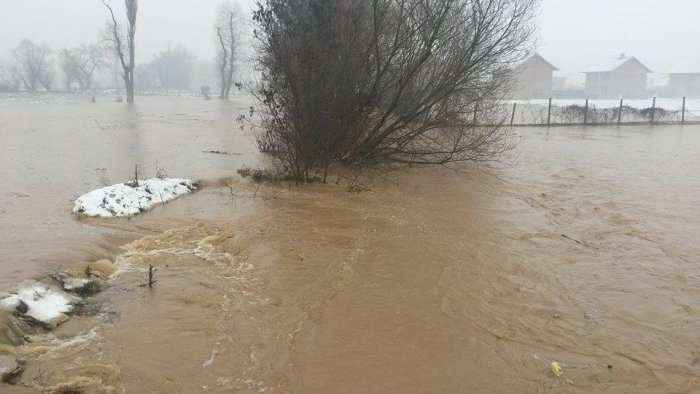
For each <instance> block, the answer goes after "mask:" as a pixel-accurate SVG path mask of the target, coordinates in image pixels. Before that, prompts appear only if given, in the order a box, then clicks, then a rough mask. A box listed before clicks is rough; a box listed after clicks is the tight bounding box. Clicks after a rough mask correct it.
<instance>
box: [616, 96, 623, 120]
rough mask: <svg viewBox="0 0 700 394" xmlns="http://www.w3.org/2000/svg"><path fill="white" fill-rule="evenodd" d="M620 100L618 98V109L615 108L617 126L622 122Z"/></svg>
mask: <svg viewBox="0 0 700 394" xmlns="http://www.w3.org/2000/svg"><path fill="white" fill-rule="evenodd" d="M622 100H623V99H620V109H618V110H617V125H618V126H619V125H620V123H622Z"/></svg>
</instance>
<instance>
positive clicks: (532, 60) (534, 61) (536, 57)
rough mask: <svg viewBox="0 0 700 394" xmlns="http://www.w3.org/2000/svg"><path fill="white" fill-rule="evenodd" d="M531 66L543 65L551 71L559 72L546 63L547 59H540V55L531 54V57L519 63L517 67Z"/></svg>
mask: <svg viewBox="0 0 700 394" xmlns="http://www.w3.org/2000/svg"><path fill="white" fill-rule="evenodd" d="M531 64H532V65H537V64H540V65H543V66H545V67H548V68H550V69H551V70H552V71H559V69H558V68H557V67H556V66H554V65H553V64H552V63H550V62H548V61H547V59H545V58H544V57H542V55H540V54H539V53H535V54H533V55H532V56H530V57H529V58H527V59H526V60H525V61H523V62H522V63H520V64H519V65H518V67H524V66H526V65H531Z"/></svg>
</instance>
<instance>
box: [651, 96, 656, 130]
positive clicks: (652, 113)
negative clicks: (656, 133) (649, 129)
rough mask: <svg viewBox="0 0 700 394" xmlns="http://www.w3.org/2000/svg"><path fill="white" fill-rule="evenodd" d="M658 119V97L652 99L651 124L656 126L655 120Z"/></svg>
mask: <svg viewBox="0 0 700 394" xmlns="http://www.w3.org/2000/svg"><path fill="white" fill-rule="evenodd" d="M655 118H656V97H654V98H653V99H652V102H651V124H654V119H655Z"/></svg>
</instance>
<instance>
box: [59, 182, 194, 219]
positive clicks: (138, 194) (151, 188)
mask: <svg viewBox="0 0 700 394" xmlns="http://www.w3.org/2000/svg"><path fill="white" fill-rule="evenodd" d="M196 188H197V187H196V185H195V184H194V183H193V182H192V181H191V180H189V179H180V178H164V179H160V178H152V179H146V180H143V181H139V183H138V186H136V185H134V184H131V183H120V184H117V185H112V186H108V187H105V188H102V189H98V190H94V191H91V192H90V193H88V194H85V195H83V196H80V198H78V199H77V200H75V206H74V207H73V212H75V213H77V214H80V215H87V216H99V217H103V218H112V217H124V216H132V215H136V214H139V213H141V212H144V211H147V210H149V209H151V208H152V207H153V206H154V205H156V204H161V203H164V202H168V201H170V200H174V199H176V198H177V197H179V196H181V195H183V194H187V193H191V192H192V191H194V190H196Z"/></svg>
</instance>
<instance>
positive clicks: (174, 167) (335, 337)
mask: <svg viewBox="0 0 700 394" xmlns="http://www.w3.org/2000/svg"><path fill="white" fill-rule="evenodd" d="M234 105H235V106H237V108H238V109H240V110H245V108H246V107H247V105H246V103H245V102H244V100H242V99H241V102H236V103H234ZM218 106H219V104H218V103H216V102H203V101H202V102H200V101H196V100H193V99H182V98H180V99H175V98H150V99H144V100H143V101H142V102H141V103H140V104H139V107H138V111H137V114H136V117H135V119H134V118H129V119H131V121H133V122H134V123H133V124H135V125H136V127H134V128H125V129H124V128H121V127H120V126H115V128H114V129H109V128H108V129H103V128H104V126H105V125H107V124H115V125H121V124H124V123H122V122H127V121H126V120H120V119H122V117H127V118H128V117H130V116H134V115H133V114H132V113H130V112H126V110H124V109H123V108H121V107H120V106H118V105H116V104H114V105H108V104H102V107H91V106H89V105H87V104H73V105H70V106H65V107H64V108H62V109H57V107H56V106H55V105H53V106H49V107H45V108H44V109H43V110H42V109H39V108H37V107H32V108H27V109H25V110H24V111H26V113H25V112H22V111H9V112H8V111H7V110H6V108H0V111H3V112H2V116H0V127H1V128H2V133H3V134H2V138H3V141H6V140H7V139H9V144H7V143H4V144H3V146H4V148H3V149H4V151H5V154H4V155H3V158H2V159H1V160H3V162H2V163H0V164H2V169H1V170H2V171H3V173H2V175H3V178H5V179H6V183H7V185H5V187H4V188H3V190H4V192H5V194H3V195H2V197H0V198H1V200H0V202H1V203H2V205H0V209H2V210H3V211H2V212H3V213H2V216H0V220H2V222H1V223H2V229H3V238H4V239H3V240H2V241H1V242H2V243H0V245H1V246H2V253H3V254H2V260H0V272H2V273H3V276H2V278H3V280H2V282H3V284H5V285H9V284H11V283H12V282H13V281H16V280H17V279H18V278H22V277H27V276H31V275H33V274H38V273H41V272H42V271H46V270H48V269H50V268H51V267H54V266H56V265H58V264H68V263H70V262H71V261H72V260H75V259H83V260H86V259H87V260H89V259H91V258H97V257H105V256H107V257H109V258H112V259H116V260H117V261H118V262H120V263H121V264H124V265H127V266H129V267H131V269H130V270H128V271H127V272H125V273H124V274H122V275H121V276H119V277H118V278H117V279H115V280H114V282H113V283H112V285H111V286H110V287H109V288H108V289H107V290H106V291H104V292H102V293H101V294H99V295H98V296H96V301H98V302H100V303H101V305H102V313H101V314H99V315H98V316H93V317H77V318H74V319H72V320H71V321H70V322H68V323H66V324H64V325H63V326H61V327H59V328H58V329H57V330H56V331H55V333H54V335H53V336H50V337H47V338H43V339H41V340H38V341H37V342H35V343H32V344H30V345H27V346H25V347H24V348H23V349H20V350H18V353H20V354H21V355H22V356H23V357H25V358H27V360H28V368H27V371H26V372H25V375H24V376H23V378H22V381H21V382H20V384H19V385H17V386H0V391H2V392H3V393H4V392H5V391H7V392H9V393H25V392H35V391H39V390H49V391H50V390H53V391H57V390H64V391H65V390H67V389H74V390H78V389H79V390H83V391H85V392H127V393H157V392H167V393H174V392H177V393H192V392H212V393H218V392H226V393H227V392H241V393H243V392H246V393H247V392H294V393H302V392H303V393H329V392H334V393H399V392H400V393H428V392H430V393H443V392H444V393H446V392H460V393H461V392H484V393H487V392H488V393H490V392H499V393H501V392H514V393H523V392H528V393H529V392H562V393H569V392H611V393H612V392H614V393H659V392H670V393H694V392H698V391H700V334H699V333H700V264H698V262H699V261H700V246H698V243H697V238H698V235H700V215H699V214H698V212H697V207H698V196H700V171H699V170H700V127H685V128H683V127H622V128H570V129H565V128H556V129H551V130H549V131H547V130H545V129H536V128H533V129H524V128H523V129H518V130H517V134H518V137H517V138H518V140H519V144H518V148H517V150H516V152H514V154H513V155H512V157H511V158H510V159H509V160H508V162H506V163H502V164H499V165H497V166H489V167H480V168H477V167H472V166H461V167H455V168H453V169H446V168H413V169H404V170H400V171H399V170H397V171H394V172H392V173H390V174H389V175H388V176H386V175H381V176H380V175H379V174H374V173H370V174H364V175H363V176H362V177H361V181H362V183H363V185H364V186H365V188H366V190H364V191H362V192H360V193H352V192H349V191H348V188H347V185H346V182H341V183H340V184H329V185H325V186H321V185H314V186H308V187H303V188H298V187H288V186H270V185H263V186H256V185H253V184H250V183H248V182H247V181H245V180H241V179H239V178H236V177H231V178H230V179H222V178H223V177H225V176H231V175H232V174H233V173H234V169H235V168H237V166H240V165H241V164H243V163H247V164H255V163H258V162H259V161H260V160H261V159H260V158H259V157H257V156H256V155H255V154H254V153H253V149H252V139H251V135H250V133H249V132H247V131H241V130H239V129H237V128H235V127H234V126H232V123H231V118H232V117H233V116H232V115H231V114H230V113H231V111H232V110H230V109H229V110H223V109H222V108H220V107H218ZM121 111H123V112H121ZM222 111H223V112H222ZM233 112H234V113H235V110H234V111H233ZM178 113H184V114H186V115H177V114H178ZM90 116H92V117H96V118H98V119H99V121H100V124H102V125H103V127H102V128H95V127H94V125H95V124H96V123H95V122H91V121H88V120H86V119H89V118H90ZM107 119H111V120H107ZM127 124H129V123H128V122H127ZM8 126H12V127H11V128H12V129H13V130H18V131H16V132H10V133H9V134H8V133H7V130H8ZM71 133H75V135H73V134H71ZM49 136H53V137H49ZM58 136H64V137H65V138H71V142H70V143H68V142H65V141H61V140H60V138H58ZM83 139H84V140H85V141H86V142H83V143H82V144H81V143H80V141H81V140H83ZM101 140H104V141H105V142H106V143H105V145H99V144H98V142H99V141H101ZM98 146H102V148H100V149H102V151H101V153H96V152H94V151H93V150H91V149H96V147H98ZM7 147H9V148H7ZM206 149H220V150H225V151H229V152H238V153H242V154H243V155H242V156H233V155H231V156H221V157H220V156H218V155H215V156H211V155H207V154H202V153H201V151H202V150H206ZM124 157H127V159H123V158H124ZM156 160H158V161H159V162H162V163H163V165H164V166H165V167H166V168H168V170H169V172H170V173H171V174H172V175H176V176H191V177H194V178H201V179H204V180H205V183H206V184H207V185H208V186H207V187H205V188H204V190H202V191H201V192H198V193H196V194H194V195H191V196H187V197H184V198H181V199H178V200H176V201H174V202H172V203H170V204H168V205H166V206H163V207H161V208H159V209H156V210H154V211H152V212H150V213H148V214H147V215H144V216H143V217H140V218H136V219H132V220H128V221H127V220H117V221H104V220H91V221H77V220H75V219H73V218H72V217H71V216H70V197H71V195H76V194H79V193H80V192H84V191H86V190H89V189H91V188H93V187H94V186H98V185H100V184H102V183H110V182H111V183H114V182H118V181H122V180H123V178H124V177H127V176H128V174H129V173H130V172H129V171H130V168H131V167H132V166H133V162H134V161H140V162H142V163H143V162H148V163H153V162H155V161H156ZM94 168H107V170H105V171H102V172H106V173H107V174H108V175H105V177H107V176H108V178H105V179H102V178H101V177H102V176H101V175H95V173H94V172H91V171H92V170H93V169H94ZM46 172H48V173H46ZM44 173H46V174H44ZM13 193H21V194H23V195H28V196H29V197H19V196H16V195H14V194H13ZM37 211H40V212H37ZM6 229H9V230H6ZM56 232H60V233H61V234H60V237H55V236H54V235H52V234H55V233H56ZM25 259H26V261H25ZM149 265H154V266H155V267H156V268H157V278H158V283H157V284H156V287H155V288H154V289H148V288H146V287H141V286H140V285H141V284H142V283H143V281H144V273H145V270H146V267H148V266H149ZM5 275H9V277H10V278H11V279H9V280H8V279H6V278H8V276H5ZM553 361H557V362H558V363H559V364H560V365H561V366H562V370H563V374H562V375H561V376H560V377H555V376H554V375H553V374H552V372H551V370H550V363H552V362H553Z"/></svg>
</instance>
